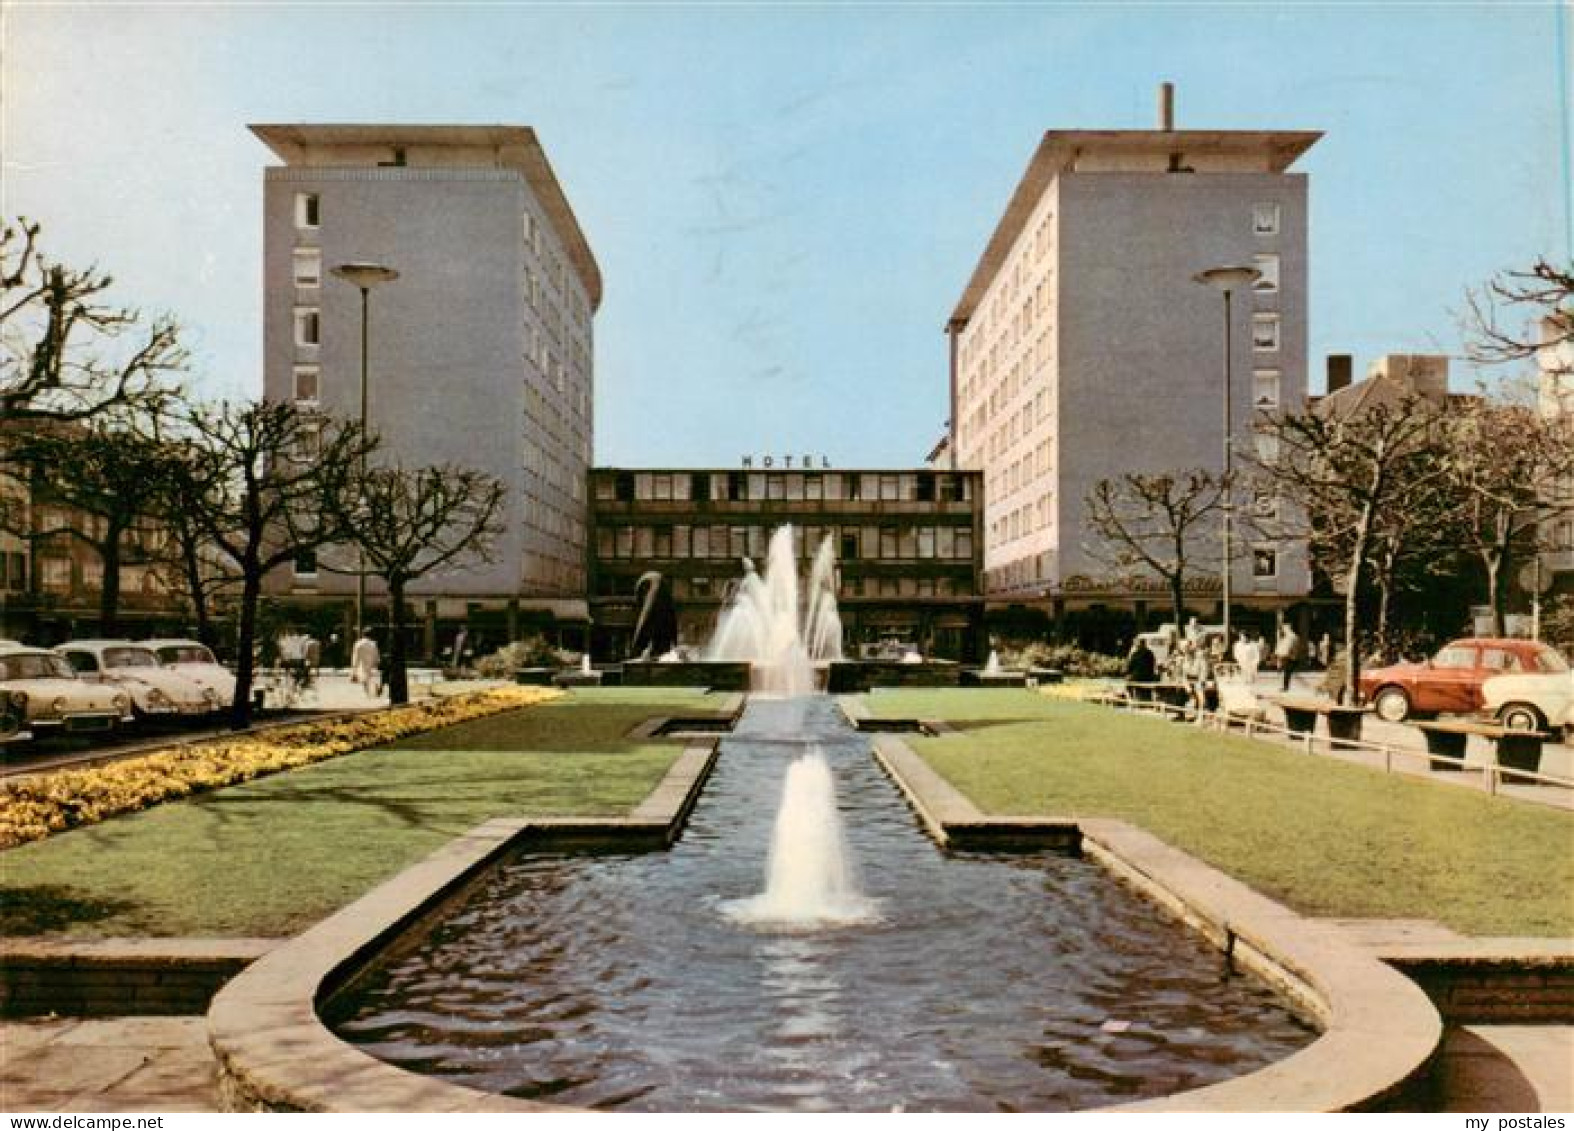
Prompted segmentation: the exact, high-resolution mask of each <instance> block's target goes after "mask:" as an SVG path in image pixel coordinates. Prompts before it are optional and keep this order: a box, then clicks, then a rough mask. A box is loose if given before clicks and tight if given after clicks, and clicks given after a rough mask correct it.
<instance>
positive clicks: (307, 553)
mask: <svg viewBox="0 0 1574 1131" xmlns="http://www.w3.org/2000/svg"><path fill="white" fill-rule="evenodd" d="M293 568H294V573H295V576H296V577H316V576H317V551H316V550H302V551H301V552H300V553H298V554H296V555H295V563H294V567H293Z"/></svg>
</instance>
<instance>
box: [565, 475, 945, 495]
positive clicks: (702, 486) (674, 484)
mask: <svg viewBox="0 0 1574 1131" xmlns="http://www.w3.org/2000/svg"><path fill="white" fill-rule="evenodd" d="M972 497H973V485H972V481H971V480H970V479H969V478H968V477H967V476H965V475H951V474H948V473H945V472H933V471H908V472H839V471H827V472H797V471H791V472H780V473H775V474H769V475H767V474H765V473H764V472H757V471H720V472H687V471H678V472H644V471H620V472H617V473H615V474H613V475H602V476H598V477H597V478H596V498H597V499H601V500H604V501H608V502H610V501H617V502H624V503H632V502H702V503H703V502H741V501H748V500H753V501H756V502H821V501H829V502H844V501H864V502H888V503H895V502H902V503H934V502H966V501H968V500H970V499H971V498H972Z"/></svg>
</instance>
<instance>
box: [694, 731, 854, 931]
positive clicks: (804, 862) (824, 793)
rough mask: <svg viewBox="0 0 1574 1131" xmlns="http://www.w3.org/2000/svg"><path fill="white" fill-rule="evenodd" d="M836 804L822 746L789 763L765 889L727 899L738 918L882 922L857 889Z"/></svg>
mask: <svg viewBox="0 0 1574 1131" xmlns="http://www.w3.org/2000/svg"><path fill="white" fill-rule="evenodd" d="M857 873H858V869H857V867H856V866H855V865H854V862H853V859H852V857H851V856H850V855H849V854H848V851H847V842H846V838H845V836H844V835H843V833H842V824H841V817H840V816H839V815H838V813H837V808H836V784H835V779H834V778H833V777H832V775H831V764H830V762H829V761H828V760H827V759H826V756H825V753H824V751H822V750H819V749H817V748H810V750H809V751H808V752H807V753H805V754H803V755H801V756H800V757H799V758H798V759H797V760H795V761H794V762H793V763H792V764H791V765H789V766H788V767H787V776H786V778H785V779H784V780H783V782H782V800H781V806H780V807H779V808H778V809H777V812H776V825H775V828H774V830H773V832H772V834H771V852H770V858H769V862H768V864H767V866H766V881H765V890H764V891H763V892H761V893H760V894H759V895H757V896H754V897H752V898H750V899H742V900H737V901H735V902H733V903H730V904H727V905H726V907H725V911H726V914H727V915H728V916H729V917H730V918H731V919H732V920H733V921H734V922H736V923H741V924H744V925H745V926H749V927H753V928H756V929H759V930H765V931H784V932H796V931H815V930H825V929H827V928H833V927H849V926H858V925H862V924H866V923H872V922H877V921H878V920H879V914H880V913H879V905H878V904H877V903H876V902H875V901H874V900H871V899H869V898H867V897H865V896H864V894H863V893H862V892H861V891H859V886H858V874H857Z"/></svg>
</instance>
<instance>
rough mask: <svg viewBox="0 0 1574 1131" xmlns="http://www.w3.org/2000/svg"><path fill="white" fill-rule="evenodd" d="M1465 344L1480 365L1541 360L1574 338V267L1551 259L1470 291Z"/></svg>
mask: <svg viewBox="0 0 1574 1131" xmlns="http://www.w3.org/2000/svg"><path fill="white" fill-rule="evenodd" d="M1465 301H1466V311H1465V315H1464V322H1465V350H1466V355H1467V356H1468V357H1469V358H1470V360H1471V361H1474V362H1476V363H1477V364H1480V365H1501V364H1504V363H1505V362H1514V361H1526V360H1540V359H1544V358H1546V357H1548V356H1549V354H1550V355H1553V356H1556V355H1558V354H1560V353H1561V352H1563V350H1564V348H1565V347H1567V346H1569V345H1570V344H1574V270H1571V269H1570V268H1569V267H1559V266H1556V265H1554V264H1552V263H1549V262H1547V261H1546V260H1545V259H1541V260H1537V261H1536V263H1535V264H1534V265H1533V266H1532V267H1531V268H1530V269H1529V270H1528V271H1505V272H1502V273H1501V274H1499V275H1498V276H1496V277H1495V278H1493V279H1492V280H1491V281H1489V282H1488V283H1487V284H1486V285H1485V286H1484V287H1482V288H1480V289H1478V290H1473V291H1467V292H1466V294H1465Z"/></svg>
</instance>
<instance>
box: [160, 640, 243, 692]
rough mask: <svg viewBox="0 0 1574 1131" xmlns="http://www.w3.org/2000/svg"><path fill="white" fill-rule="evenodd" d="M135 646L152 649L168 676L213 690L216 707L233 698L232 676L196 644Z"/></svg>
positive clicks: (169, 642)
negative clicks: (215, 696)
mask: <svg viewBox="0 0 1574 1131" xmlns="http://www.w3.org/2000/svg"><path fill="white" fill-rule="evenodd" d="M139 643H141V644H143V645H145V646H146V647H148V648H151V649H153V652H154V654H155V655H157V656H158V658H159V663H161V664H163V665H164V666H165V667H166V668H168V669H169V670H170V671H172V672H176V673H178V674H180V675H183V676H185V677H186V678H187V679H189V680H192V681H194V682H195V683H197V684H199V685H201V686H202V687H208V688H212V689H213V693H214V694H215V695H217V696H218V700H219V706H220V707H224V706H228V704H229V703H230V701H231V700H233V699H234V698H235V675H234V673H233V672H231V671H230V670H229V668H227V667H225V666H224V665H223V664H221V663H219V661H218V660H217V659H215V658H214V655H213V653H212V651H211V650H209V648H208V646H207V645H206V644H203V643H202V642H201V641H198V640H142V641H139Z"/></svg>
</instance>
